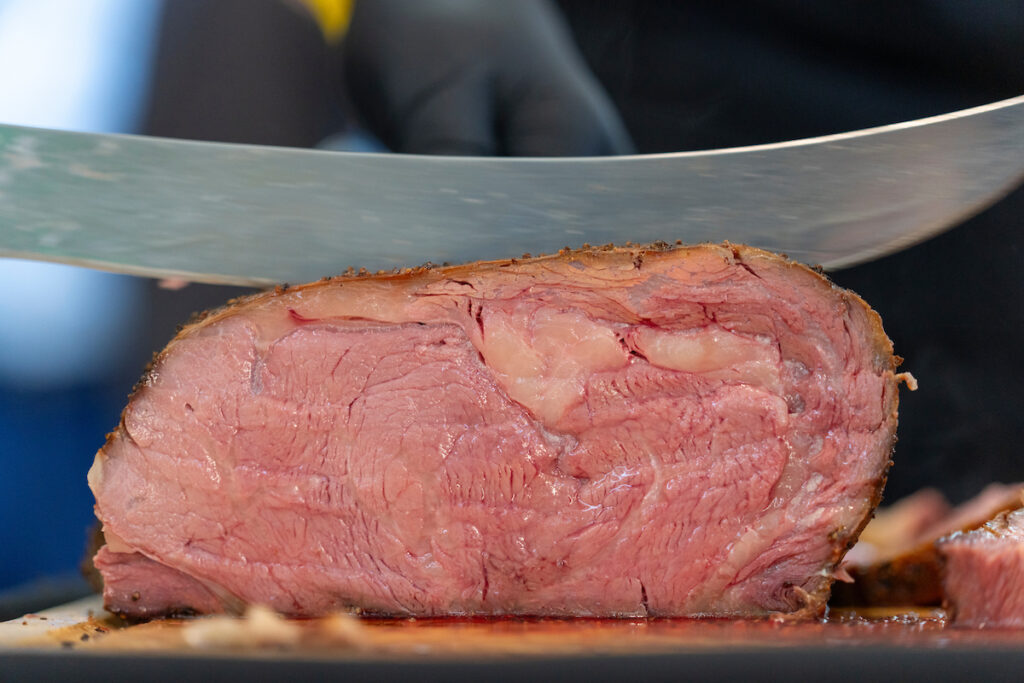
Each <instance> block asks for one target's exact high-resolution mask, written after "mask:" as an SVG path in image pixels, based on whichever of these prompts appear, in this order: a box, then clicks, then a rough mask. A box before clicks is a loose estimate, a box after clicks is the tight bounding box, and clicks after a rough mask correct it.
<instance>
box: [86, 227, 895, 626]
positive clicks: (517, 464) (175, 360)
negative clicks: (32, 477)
mask: <svg viewBox="0 0 1024 683" xmlns="http://www.w3.org/2000/svg"><path fill="white" fill-rule="evenodd" d="M896 362H897V361H896V359H895V358H894V356H893V353H892V346H891V343H890V342H889V340H888V339H887V338H886V336H885V334H884V332H883V331H882V327H881V323H880V320H879V318H878V316H877V315H876V314H875V313H874V312H873V311H872V310H870V309H869V308H868V307H867V305H866V304H865V303H864V302H863V301H862V300H861V299H859V298H858V297H857V296H856V295H854V294H852V293H850V292H847V291H845V290H842V289H839V288H837V287H834V286H833V285H831V284H830V283H829V282H828V281H827V280H826V279H825V278H824V277H822V276H821V275H819V274H818V273H816V272H814V271H812V270H810V269H808V268H806V267H804V266H801V265H798V264H795V263H793V262H790V261H787V260H785V259H783V258H781V257H778V256H776V255H772V254H769V253H767V252H763V251H760V250H756V249H752V248H746V247H735V246H731V245H723V246H714V245H705V246H699V247H682V248H614V249H613V248H603V249H584V250H580V251H572V252H568V251H566V252H563V253H561V254H558V255H554V256H548V257H540V258H533V259H523V260H509V261H498V262H490V263H477V264H472V265H467V266H457V267H445V268H433V269H419V270H414V271H407V272H405V273H401V274H390V275H377V276H368V277H356V278H334V279H331V280H325V281H321V282H317V283H312V284H308V285H304V286H301V287H295V288H291V289H286V290H281V289H279V290H277V291H274V292H267V293H264V294H259V295H255V296H253V297H250V298H245V299H242V300H239V301H236V302H233V303H232V304H230V305H228V306H227V307H225V308H223V309H221V310H219V311H216V312H213V313H211V314H209V315H207V316H205V317H204V318H203V319H202V320H200V321H199V322H196V323H194V324H192V325H189V326H187V327H186V328H184V329H183V330H182V331H181V333H180V334H179V335H178V336H177V337H176V338H175V339H174V340H173V341H172V342H171V343H170V344H169V345H168V347H167V348H166V349H165V350H164V351H163V352H162V353H161V354H160V355H159V356H158V357H157V358H156V360H155V362H154V363H153V365H152V366H151V368H150V369H149V371H148V373H147V375H146V376H145V377H144V379H143V381H142V382H141V383H140V386H139V388H138V389H137V391H136V392H135V394H134V396H133V397H132V398H131V400H130V402H129V404H128V406H127V407H126V408H125V410H124V413H123V415H122V420H121V423H120V425H119V426H118V428H117V429H116V430H115V431H114V432H113V433H112V434H111V435H110V436H109V438H108V440H107V443H106V445H105V446H104V447H103V448H102V450H101V451H100V452H99V454H98V455H97V458H96V462H95V464H94V466H93V468H92V470H91V471H90V474H89V482H90V486H91V487H92V490H93V492H94V493H95V496H96V513H97V515H98V517H99V518H100V520H101V521H102V523H103V528H104V532H105V534H106V546H105V547H104V548H102V549H101V550H100V552H99V553H98V554H97V556H96V558H95V564H96V567H97V568H98V569H99V570H100V572H101V573H102V574H103V576H104V579H105V591H104V597H105V601H106V604H107V606H108V608H109V609H111V610H113V611H115V612H120V613H123V614H126V615H130V616H134V617H148V616H157V615H167V614H174V613H182V612H218V611H237V610H240V609H241V608H242V606H243V605H244V604H247V603H262V604H267V605H269V606H271V607H272V608H274V609H276V610H278V611H280V612H282V613H285V614H290V615H297V616H310V615H321V614H325V613H328V612H331V611H334V610H339V609H351V608H359V609H361V610H363V611H364V612H368V613H380V614H396V615H504V614H522V615H565V616H636V615H641V616H642V615H657V616H681V615H704V616H739V617H756V616H764V615H769V614H772V613H785V614H805V615H809V614H815V613H817V612H819V611H820V610H821V609H823V607H824V604H825V602H826V600H827V598H828V592H829V586H830V583H831V582H832V579H833V576H832V574H833V571H834V570H835V568H836V567H837V565H838V563H839V562H840V560H841V559H842V557H843V554H844V553H845V551H846V550H847V548H848V547H849V546H850V545H852V543H853V542H854V541H855V540H856V537H857V534H858V533H859V531H860V529H861V528H862V527H863V525H864V524H865V523H866V521H867V519H868V517H869V515H870V513H871V511H872V509H873V508H874V506H875V505H876V503H877V502H878V499H879V496H880V494H881V489H882V486H883V483H884V479H885V473H886V470H887V468H888V465H889V456H890V452H891V449H892V445H893V442H894V438H895V429H896V409H897V401H898V392H897V381H898V376H897V375H896V374H895V366H896Z"/></svg>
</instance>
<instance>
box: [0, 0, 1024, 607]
mask: <svg viewBox="0 0 1024 683" xmlns="http://www.w3.org/2000/svg"><path fill="white" fill-rule="evenodd" d="M417 2H418V3H419V4H416V3H411V4H409V3H405V4H403V3H402V2H400V1H398V0H377V1H374V0H358V1H357V2H356V5H355V6H356V10H355V11H356V15H355V16H354V18H353V19H352V23H351V27H350V25H349V12H350V11H351V9H352V8H351V4H352V3H351V2H345V1H343V0H323V1H321V0H303V1H300V0H175V1H174V2H172V3H168V4H167V5H166V6H165V4H164V3H162V2H160V0H0V122H3V123H12V124H23V125H31V126H43V127H51V128H65V129H73V130H82V131H103V132H141V133H149V134H156V135H164V136H170V137H183V138H194V139H206V140H224V141H234V142H246V143H260V144H284V145H294V146H313V145H318V144H319V145H321V146H328V147H334V148H342V149H360V150H363V149H370V150H383V149H385V148H386V147H390V148H391V149H394V150H396V151H422V150H424V149H426V150H427V151H436V152H440V153H445V152H464V153H465V152H466V151H467V150H469V151H470V152H479V153H495V154H500V153H508V152H510V151H514V150H515V149H523V148H522V147H517V146H516V143H517V141H516V140H511V139H507V138H501V137H499V138H498V139H497V142H494V141H490V140H489V141H487V142H485V143H483V144H478V143H479V141H478V140H476V139H475V138H474V139H470V140H468V141H467V140H463V139H458V140H453V139H452V138H451V136H449V137H444V136H440V137H439V136H438V135H436V134H431V135H427V136H426V138H429V140H428V141H427V142H429V144H430V145H433V146H425V147H417V146H416V145H418V144H423V145H427V142H423V139H424V138H423V137H422V135H423V130H427V132H428V133H429V132H430V131H435V132H436V130H438V129H440V128H443V127H445V126H448V125H451V126H452V128H451V130H454V131H456V132H455V133H453V134H452V135H455V136H457V135H458V134H459V132H461V131H475V130H477V129H478V128H479V129H481V130H484V131H485V132H487V131H491V130H493V129H496V128H498V127H499V126H498V123H499V122H500V120H501V113H502V112H501V111H498V112H496V113H495V112H491V114H489V115H490V116H492V117H494V120H491V119H488V120H487V121H485V122H483V123H480V122H475V121H469V120H467V118H466V116H465V112H466V110H467V106H466V103H467V102H469V103H472V102H475V100H473V99H472V98H473V97H474V96H477V97H482V96H483V95H482V94H481V92H479V91H473V90H472V89H469V88H468V86H467V89H460V88H461V86H459V85H458V83H461V81H459V78H456V79H455V80H456V82H457V87H455V88H454V89H453V90H450V91H449V90H446V91H445V95H444V97H440V98H438V99H439V101H441V102H442V104H443V105H445V106H439V107H438V108H436V109H434V110H432V111H431V112H430V116H428V117H425V119H424V121H426V123H427V124H430V125H426V124H424V125H423V126H421V127H418V128H415V129H413V128H414V127H411V126H408V125H407V126H406V127H405V128H403V127H402V126H403V124H407V123H408V121H409V119H410V116H408V106H409V102H411V101H416V102H418V101H420V100H422V99H423V98H422V95H423V93H422V91H420V90H416V87H415V86H416V84H417V83H418V82H423V83H427V82H429V81H430V78H433V77H436V74H433V75H432V74H431V73H430V69H429V68H428V69H426V72H427V73H425V74H424V75H423V76H422V80H421V81H418V80H417V79H418V78H420V77H419V75H418V74H420V73H421V71H422V70H423V69H424V68H425V67H428V66H430V65H433V64H447V65H448V67H450V68H447V71H445V73H448V74H451V73H454V74H456V75H460V74H471V73H472V72H473V70H471V69H469V70H467V69H462V68H461V66H460V64H461V62H459V61H458V60H459V59H463V60H464V59H466V58H467V57H466V56H467V55H468V56H469V57H471V58H472V59H473V60H475V61H474V64H479V63H481V62H484V63H486V64H488V65H489V67H491V68H493V69H494V71H495V73H498V74H503V73H506V72H508V70H510V69H511V70H513V71H515V70H516V69H526V72H525V75H524V76H523V78H534V79H539V80H543V81H545V82H546V83H547V82H550V83H549V84H553V86H552V87H553V88H554V89H555V91H556V93H557V92H558V89H559V88H563V89H564V90H565V91H566V92H570V91H571V92H572V93H574V95H573V96H574V98H575V99H573V100H572V102H570V103H569V105H571V106H568V105H567V106H562V105H563V104H564V103H563V102H561V101H559V100H558V96H557V95H556V96H555V99H554V100H552V99H551V95H550V94H547V95H545V97H547V98H548V99H547V100H545V101H544V102H542V104H545V105H546V108H541V109H540V110H539V111H541V112H542V113H543V112H549V113H550V111H551V110H552V109H555V110H558V111H563V112H564V111H569V112H573V113H574V116H576V114H575V112H577V111H579V112H580V113H579V115H578V116H576V118H575V119H574V120H575V121H576V122H577V123H576V124H573V122H572V121H570V122H569V124H570V125H568V126H567V124H566V122H565V120H564V118H563V119H559V117H558V116H551V117H549V119H544V116H542V115H538V116H539V118H540V120H542V121H544V120H549V121H550V126H549V130H546V131H545V132H546V134H547V137H546V138H543V140H546V141H547V142H545V143H544V144H546V145H547V147H544V148H542V149H541V150H540V151H539V152H531V153H552V154H557V153H571V152H572V151H573V150H579V151H578V153H581V154H582V153H613V152H622V151H629V150H631V149H635V150H636V151H638V152H641V153H649V152H672V151H683V150H693V149H710V148H716V147H728V146H736V145H749V144H757V143H765V142H775V141H781V140H788V139H795V138H802V137H810V136H816V135H822V134H828V133H835V132H843V131H848V130H855V129H858V128H865V127H869V126H876V125H881V124H886V123H893V122H897V121H904V120H910V119H915V118H920V117H923V116H929V115H934V114H941V113H946V112H949V111H954V110H958V109H963V108H966V107H970V106H974V105H979V104H984V103H987V102H992V101H996V100H999V99H1004V98H1007V97H1012V96H1015V95H1019V94H1022V93H1024V41H1022V40H1021V39H1020V38H1021V36H1022V35H1024V4H1022V3H1019V2H995V1H993V2H986V3H963V2H959V1H958V0H913V1H908V2H902V3H890V2H881V1H875V0H858V1H856V2H855V1H854V0H835V1H834V2H829V3H812V2H796V1H783V0H762V1H759V2H753V1H751V2H744V1H737V2H730V3H720V2H711V1H707V2H704V1H689V2H682V1H680V2H657V1H653V0H652V1H648V2H629V1H626V0H620V1H618V2H596V1H584V0H562V1H561V2H558V3H545V2H536V3H535V2H532V1H531V2H529V3H527V2H523V3H494V2H492V3H490V5H487V3H480V2H472V1H470V0H465V1H464V2H458V1H457V0H454V1H453V0H442V1H439V2H433V1H432V0H417ZM510 5H515V6H516V7H517V8H527V9H523V10H522V12H524V13H525V14H523V15H522V16H518V17H516V18H514V19H515V20H514V21H513V20H511V19H508V17H507V16H506V15H501V14H500V12H498V10H496V9H495V8H497V7H507V6H510ZM426 7H430V8H440V9H439V10H438V12H436V13H434V14H431V13H430V12H427V11H426V10H425V9H423V8H426ZM467 7H469V8H470V9H471V10H472V11H468V12H466V11H464V10H466V8H467ZM481 7H483V9H482V8H481ZM453 10H459V11H464V12H463V14H461V15H460V17H461V21H459V22H456V24H457V30H455V29H453V32H452V33H451V34H450V35H449V34H445V35H446V38H445V40H437V39H436V33H435V32H434V31H432V30H430V27H431V26H433V24H430V22H436V21H440V20H443V19H444V18H445V17H446V16H447V15H445V12H451V11H453ZM529 12H535V13H537V14H535V15H534V14H529ZM360 13H362V14H360ZM496 13H497V15H496ZM428 15H429V16H428ZM499 15H500V16H499ZM439 16H440V17H441V19H439ZM467 17H468V18H469V19H472V21H470V20H468V19H467ZM538 17H539V18H538ZM552 26H553V27H554V29H552ZM349 29H350V30H349ZM531 31H533V32H534V33H536V34H537V35H539V36H540V37H539V38H537V39H538V40H539V41H540V44H542V45H554V47H553V48H552V49H551V50H548V51H545V50H534V49H530V50H528V51H524V50H525V48H523V47H520V48H518V50H519V51H517V49H516V48H515V46H516V45H519V44H521V45H525V46H529V45H531V44H532V43H531V42H530V40H522V41H520V40H519V39H520V38H521V37H522V36H524V35H526V34H527V33H529V32H531ZM538 31H539V32H540V33H537V32H538ZM505 33H509V34H511V35H508V36H505V35H504V34H505ZM482 35H483V36H487V37H488V39H487V40H480V36H482ZM531 35H533V34H531ZM495 36H498V38H501V39H495V40H491V38H494V37H495ZM545 41H546V42H545ZM563 43H564V45H563ZM492 45H493V46H494V47H493V48H492V47H490V46H492ZM368 46H369V47H368ZM509 46H512V47H509ZM413 48H416V49H415V50H414V49H413ZM453 55H454V57H453ZM460 56H461V57H460ZM453 59H454V60H455V61H452V60H453ZM446 60H447V61H446ZM516 73H517V74H518V73H519V72H516ZM552 75H554V76H552ZM469 80H471V79H469ZM403 83H404V85H403ZM409 83H412V84H413V85H412V86H409V85H408V84H409ZM445 83H446V84H447V85H446V86H445V87H446V88H449V87H450V81H445ZM395 84H398V85H395ZM402 88H407V89H408V88H411V90H403V89H402ZM451 92H454V93H455V95H452V96H451V97H449V94H450V93H451ZM523 92H525V93H526V96H527V97H528V96H529V95H530V93H531V90H530V88H525V89H524V90H523ZM417 98H419V99H417ZM428 99H429V98H428ZM552 102H555V104H556V105H558V106H554V107H553V106H552ZM581 103H582V104H581ZM500 104H501V103H500V102H499V105H500ZM518 104H521V103H517V106H518ZM574 107H576V108H574ZM469 108H472V107H471V106H470V107H469ZM478 124H479V125H478ZM431 126H433V127H431ZM488 134H489V133H488ZM417 136H421V137H417ZM439 139H442V143H438V140H439ZM381 140H383V141H384V142H380V141H381ZM577 142H578V144H579V145H581V146H580V147H578V148H577V147H572V146H568V145H572V144H577ZM446 144H450V146H449V147H446V146H445V145H446ZM467 145H469V146H468V147H467ZM562 145H566V147H563V146H562ZM525 149H529V148H525ZM1022 222H1024V191H1022V190H1019V189H1018V190H1017V191H1015V192H1013V193H1011V194H1010V195H1009V196H1008V197H1007V198H1006V199H1004V200H1003V201H1001V202H999V203H998V204H996V205H995V206H994V207H992V208H991V209H989V210H987V211H985V212H984V213H982V214H981V215H979V216H976V217H974V218H971V219H970V220H968V221H966V222H965V223H964V224H963V225H961V226H959V227H958V228H956V229H954V230H952V231H950V232H948V233H946V234H944V235H942V236H940V237H938V238H935V239H933V240H931V241H929V242H926V243H924V244H922V245H919V246H917V247H914V248H912V249H909V250H907V251H905V252H903V253H901V254H898V255H895V256H891V257H888V258H885V259H881V260H879V261H876V262H873V263H870V264H866V265H863V266H859V267H856V268H850V269H846V270H844V271H840V272H836V273H833V274H832V276H833V278H834V279H835V280H836V281H837V282H838V283H839V284H841V285H843V286H846V287H850V288H852V289H854V290H855V291H857V292H859V293H860V294H861V295H862V296H863V297H864V298H865V299H866V300H867V301H868V302H870V303H871V304H872V305H873V306H874V307H875V308H876V309H877V310H878V311H879V312H880V313H881V314H882V317H883V319H884V321H885V324H886V330H887V332H888V333H889V335H890V336H891V337H892V339H893V341H894V343H895V347H896V350H897V352H898V353H899V354H900V355H902V356H903V357H904V358H905V359H906V362H905V364H904V369H906V370H909V371H911V372H913V373H914V374H915V375H916V376H917V378H918V379H919V381H920V385H921V389H920V390H919V391H918V392H916V393H914V394H909V393H907V392H904V393H903V400H902V402H901V408H900V421H901V424H900V442H899V444H898V446H897V449H896V454H895V462H896V464H895V467H894V468H893V470H892V472H891V476H890V483H889V486H888V488H887V491H886V499H887V500H890V501H891V500H894V499H896V498H898V497H900V496H902V495H906V494H908V493H910V492H912V491H914V490H916V489H917V488H920V487H922V486H926V485H932V486H937V487H938V488H940V489H942V490H943V491H945V492H946V493H947V495H948V496H949V497H950V498H951V499H952V500H954V501H959V500H962V499H964V498H966V497H968V496H970V495H972V494H974V493H975V492H977V491H978V490H979V489H980V488H982V486H983V485H984V484H986V483H988V482H989V481H994V480H1002V481H1013V480H1022V479H1024V461H1022V458H1021V456H1020V455H1019V444H1021V443H1022V442H1024V426H1022V425H1024V420H1021V418H1020V415H1021V413H1022V411H1024V355H1022V353H1021V349H1022V348H1024V259H1022V255H1024V254H1022V251H1021V242H1022V239H1021V232H1022V230H1024V225H1022ZM722 237H723V239H727V238H728V235H723V236H722ZM665 239H666V240H672V239H675V236H674V235H666V236H665ZM428 256H429V255H428ZM346 265H349V264H347V263H344V262H339V270H340V269H341V268H342V267H344V266H346ZM241 291H243V290H239V289H236V288H223V287H213V286H200V285H190V286H188V287H186V288H185V289H181V290H177V291H172V290H167V289H161V288H160V287H158V285H157V283H155V282H153V281H150V280H144V279H139V278H130V277H124V276H115V275H110V274H105V273H99V272H94V271H88V270H82V269H75V268H70V267H61V266H54V265H44V264H38V263H26V262H21V261H14V260H0V293H2V294H0V452H2V455H0V468H2V469H0V618H3V617H4V616H5V614H4V611H5V610H6V616H17V615H20V614H21V613H23V612H24V611H26V610H28V609H35V608H38V607H42V606H44V605H45V601H46V600H58V599H62V598H63V597H66V596H68V595H72V594H74V593H75V592H78V591H81V590H82V584H81V582H80V580H79V579H78V578H77V573H76V571H77V570H76V567H77V565H78V563H79V561H80V560H81V558H82V556H83V554H84V548H85V542H86V541H85V539H86V530H87V528H88V527H89V526H90V524H91V519H92V511H91V504H92V499H91V495H90V493H89V491H88V488H87V486H86V482H85V474H86V471H87V470H88V468H89V466H90V464H91V462H92V458H93V455H94V454H95V451H96V450H97V449H98V448H99V447H100V446H101V445H102V444H103V441H104V437H105V434H106V433H107V432H108V431H109V430H111V429H112V428H113V427H114V426H115V424H116V423H117V420H118V416H119V414H120V410H121V408H122V407H123V405H124V403H125V401H126V398H127V395H128V393H129V392H130V389H131V387H132V385H133V383H134V382H135V380H136V379H137V378H138V376H139V375H140V374H141V371H142V368H143V366H144V365H145V363H146V362H148V360H149V358H150V356H151V354H152V353H153V352H154V351H156V350H158V349H159V348H161V347H162V346H163V345H164V344H165V343H166V342H167V341H168V340H169V339H170V337H171V336H172V335H173V333H174V327H175V326H176V325H177V324H179V323H181V322H183V321H185V320H186V319H187V318H188V316H189V314H190V313H191V312H192V311H197V310H202V309H205V308H209V307H212V306H216V305H219V304H220V303H223V302H224V301H225V300H227V299H228V298H230V297H232V296H235V295H237V294H238V293H240V292H241ZM40 600H43V601H44V604H43V605H40V604H35V603H37V602H39V601H40ZM33 601H34V602H33ZM30 603H31V604H30Z"/></svg>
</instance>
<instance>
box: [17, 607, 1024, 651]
mask: <svg viewBox="0 0 1024 683" xmlns="http://www.w3.org/2000/svg"><path fill="white" fill-rule="evenodd" d="M847 645H848V646H885V647H892V646H897V647H898V646H905V647H907V648H912V649H920V648H924V649H943V648H950V647H967V648H974V647H985V648H991V647H997V648H1013V649H1018V648H1024V632H1022V631H977V630H961V629H956V628H952V627H949V626H947V625H946V622H945V615H944V614H943V612H942V611H941V610H935V609H923V610H922V609H888V608H886V609H884V610H879V609H875V610H833V611H832V612H831V613H830V615H829V618H828V619H827V620H824V621H814V622H803V623H792V622H789V621H785V620H771V619H766V620H760V621H732V620H725V619H710V620H700V619H618V620H616V619H578V620H567V619H511V618H509V619H363V618H357V617H353V616H350V615H336V616H334V617H329V618H325V619H305V620H290V619H284V618H281V617H278V616H276V615H274V614H272V613H270V612H269V611H263V610H256V611H254V612H251V613H250V614H249V615H247V616H246V617H244V618H238V617H206V618H197V619H185V620H182V619H177V620H163V621H154V622H150V623H144V624H135V625H129V624H127V623H126V622H124V621H123V620H121V619H119V618H118V617H115V616H113V615H111V614H109V613H107V612H106V611H104V610H103V609H102V605H101V602H100V599H99V597H98V596H97V597H92V598H86V599H84V600H80V601H77V602H74V603H70V604H68V605H64V606H61V607H56V608H53V609H50V610H46V611H44V612H40V613H39V614H31V615H25V616H24V617H22V618H20V619H14V620H12V621H8V622H4V623H0V654H2V653H3V652H4V651H7V652H11V651H16V650H25V649H31V650H44V651H45V650H75V651H79V652H84V651H88V652H102V653H117V652H120V653H140V652H156V653H163V654H176V655H185V656H189V655H208V654H229V655H243V656H244V655H246V654H259V655H261V656H266V655H267V653H271V654H273V655H280V656H284V657H294V656H300V657H301V656H315V657H318V658H323V657H329V658H332V659H333V658H337V659H349V660H361V661H366V660H375V659H381V660H394V659H395V658H396V657H398V658H413V659H452V658H455V659H459V658H477V659H478V658H481V657H484V658H497V659H503V658H509V657H521V656H536V657H566V656H572V657H577V656H586V657H592V656H602V655H609V656H616V655H637V654H647V653H649V654H664V653H681V652H706V651H723V650H729V649H735V650H750V649H751V648H754V649H765V650H778V649H786V648H791V649H793V650H803V649H806V648H820V647H825V646H847Z"/></svg>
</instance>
